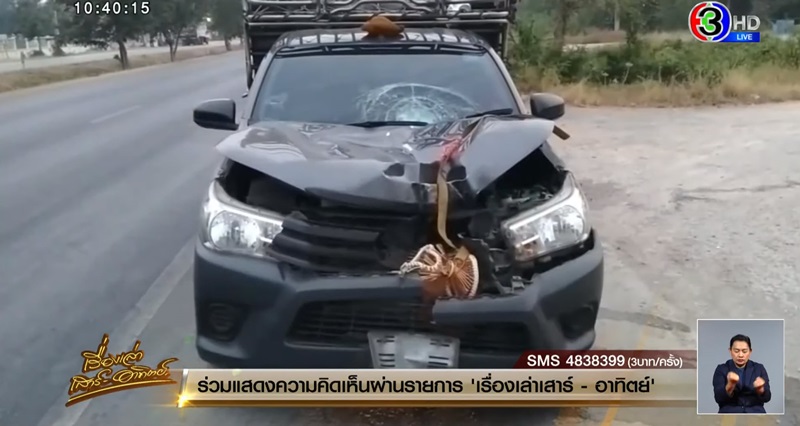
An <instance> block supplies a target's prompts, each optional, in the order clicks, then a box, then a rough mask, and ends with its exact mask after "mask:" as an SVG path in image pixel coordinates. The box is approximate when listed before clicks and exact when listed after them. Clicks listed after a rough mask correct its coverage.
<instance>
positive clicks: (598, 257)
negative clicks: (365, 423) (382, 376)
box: [194, 239, 603, 368]
mask: <svg viewBox="0 0 800 426" xmlns="http://www.w3.org/2000/svg"><path fill="white" fill-rule="evenodd" d="M602 289H603V253H602V247H601V245H600V242H599V241H598V240H596V239H595V240H594V244H593V246H592V248H591V249H590V250H589V251H588V252H586V253H584V254H583V255H581V256H580V257H578V258H576V259H573V260H570V261H567V262H566V263H563V264H561V265H560V266H557V267H555V268H553V269H551V270H549V271H547V272H544V273H542V274H540V275H537V276H535V277H534V279H533V284H531V285H529V286H528V287H526V288H525V289H524V290H522V291H520V292H518V293H516V294H515V295H512V296H503V297H498V296H493V297H492V296H484V297H480V296H479V297H477V298H475V299H471V300H445V301H439V302H437V303H436V304H435V306H434V308H433V313H432V315H433V319H434V320H435V323H436V326H435V327H434V326H433V325H431V323H430V321H429V320H428V319H425V318H430V316H429V315H430V314H428V316H427V317H425V318H423V316H424V314H422V315H421V311H420V309H419V305H418V304H417V302H416V300H417V298H418V297H419V295H420V293H421V291H420V282H419V281H418V280H416V279H414V278H411V277H405V278H403V277H399V276H396V275H386V276H371V277H343V276H334V275H319V274H316V273H314V272H310V271H306V270H298V269H296V268H293V267H290V266H288V265H286V264H281V263H278V262H275V261H272V260H270V259H255V258H249V257H243V256H236V255H228V254H222V253H218V252H214V251H212V250H209V249H207V248H206V247H204V246H203V245H202V244H201V243H200V242H199V241H198V243H197V246H196V252H195V264H194V290H195V312H196V321H197V334H198V336H197V350H198V353H199V355H200V357H201V358H202V359H203V360H205V361H207V362H209V363H211V364H213V365H216V366H219V367H229V368H370V367H371V357H370V353H369V348H368V343H367V340H366V331H367V330H369V329H389V330H393V331H412V330H417V331H423V332H434V333H435V332H439V333H442V334H450V335H455V336H457V337H460V338H461V342H462V343H461V355H460V359H459V368H511V367H512V366H513V365H514V363H515V361H516V360H517V359H518V358H519V356H520V355H521V354H522V351H523V350H525V349H571V350H580V349H588V348H590V347H591V346H592V345H593V343H594V340H595V323H596V319H597V311H598V307H599V305H600V298H601V293H602ZM426 312H427V311H426Z"/></svg>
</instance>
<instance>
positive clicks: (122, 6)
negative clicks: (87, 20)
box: [74, 0, 150, 15]
mask: <svg viewBox="0 0 800 426" xmlns="http://www.w3.org/2000/svg"><path fill="white" fill-rule="evenodd" d="M74 6H75V12H76V13H77V14H78V15H147V14H148V13H150V2H149V1H139V0H136V1H105V2H93V1H77V2H75V5H74Z"/></svg>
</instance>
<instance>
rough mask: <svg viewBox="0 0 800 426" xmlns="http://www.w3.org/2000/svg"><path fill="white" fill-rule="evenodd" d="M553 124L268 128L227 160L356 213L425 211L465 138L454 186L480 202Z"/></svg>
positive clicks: (226, 145) (235, 147)
mask: <svg viewBox="0 0 800 426" xmlns="http://www.w3.org/2000/svg"><path fill="white" fill-rule="evenodd" d="M553 126H554V123H553V122H552V121H549V120H541V119H536V118H517V117H482V118H476V119H464V120H459V121H455V122H448V123H438V124H433V125H429V126H424V127H406V126H391V127H378V128H362V127H355V126H347V125H335V124H310V123H295V122H262V123H257V124H254V125H253V126H251V127H249V128H248V129H246V130H243V131H241V132H238V133H236V134H234V135H232V136H230V137H228V138H226V139H225V140H223V141H222V142H221V143H220V144H219V145H218V146H217V149H218V150H219V151H220V152H221V153H222V154H223V155H225V156H226V157H227V158H229V159H231V160H233V161H235V162H237V163H241V164H243V165H245V166H248V167H250V168H252V169H255V170H258V171H260V172H262V173H264V174H266V175H269V176H271V177H273V178H275V179H277V180H280V181H282V182H284V183H286V184H288V185H291V186H293V187H296V188H298V189H300V190H302V191H305V192H308V193H311V194H314V195H316V196H318V197H321V198H324V199H328V200H331V201H335V202H341V203H345V204H351V205H369V206H374V207H378V206H384V207H394V208H404V207H405V208H421V207H425V206H430V205H433V204H435V189H434V188H435V182H436V176H437V171H438V168H439V166H438V160H439V159H440V157H441V155H442V152H443V146H444V144H445V142H446V141H448V140H451V139H452V138H461V139H462V140H463V145H462V149H461V151H460V152H459V153H458V154H456V156H455V158H454V159H453V160H451V162H450V164H451V173H450V175H449V177H448V183H449V184H450V186H451V187H452V188H454V189H455V190H456V191H455V193H456V197H459V196H460V197H462V198H467V197H474V196H477V195H478V194H479V193H480V192H481V191H483V190H484V189H486V188H487V187H488V186H489V185H491V184H492V182H494V181H495V180H496V179H498V178H499V177H501V176H502V175H503V174H504V173H505V172H506V171H508V170H509V169H511V168H512V167H514V166H515V165H516V164H517V163H518V162H520V161H521V160H523V159H524V158H525V157H526V156H528V155H529V154H531V153H532V152H533V151H535V150H536V149H538V148H539V147H540V146H541V145H542V144H543V143H544V142H545V141H546V140H547V138H548V137H549V136H550V135H551V134H552V132H553Z"/></svg>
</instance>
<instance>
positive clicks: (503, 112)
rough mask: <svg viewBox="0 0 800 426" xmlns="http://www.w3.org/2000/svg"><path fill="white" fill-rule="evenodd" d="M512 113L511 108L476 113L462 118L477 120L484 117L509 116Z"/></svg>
mask: <svg viewBox="0 0 800 426" xmlns="http://www.w3.org/2000/svg"><path fill="white" fill-rule="evenodd" d="M513 113H514V110H513V109H512V108H500V109H490V110H489V111H483V112H476V113H475V114H470V115H468V116H466V117H464V118H477V117H483V116H484V115H511V114H513Z"/></svg>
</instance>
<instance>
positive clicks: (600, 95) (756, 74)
mask: <svg viewBox="0 0 800 426" xmlns="http://www.w3.org/2000/svg"><path fill="white" fill-rule="evenodd" d="M516 83H517V87H519V89H520V91H522V92H523V93H528V92H535V91H547V92H552V93H557V94H559V95H560V96H562V97H563V98H564V99H565V101H566V102H568V103H569V104H571V105H575V106H600V105H604V106H627V107H631V106H653V107H685V106H698V105H723V104H757V103H768V102H784V101H793V100H800V73H798V72H797V70H791V69H785V68H777V67H767V66H765V67H760V68H757V69H754V70H732V71H730V72H729V73H728V74H727V75H725V77H724V78H723V79H722V82H721V83H720V84H718V85H715V86H713V87H711V86H709V85H708V84H706V83H705V82H700V81H698V82H692V83H688V84H670V83H668V82H659V81H647V82H642V83H635V84H625V85H622V84H612V85H607V86H599V85H594V84H589V83H585V82H582V83H575V84H561V83H560V82H558V81H557V79H556V78H554V77H552V76H539V75H535V74H533V73H528V74H525V75H522V76H520V77H519V78H517V81H516Z"/></svg>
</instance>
